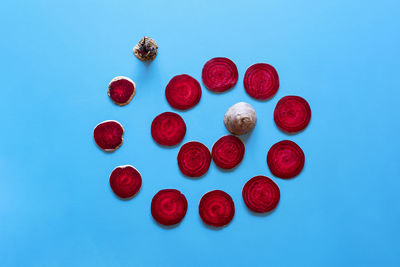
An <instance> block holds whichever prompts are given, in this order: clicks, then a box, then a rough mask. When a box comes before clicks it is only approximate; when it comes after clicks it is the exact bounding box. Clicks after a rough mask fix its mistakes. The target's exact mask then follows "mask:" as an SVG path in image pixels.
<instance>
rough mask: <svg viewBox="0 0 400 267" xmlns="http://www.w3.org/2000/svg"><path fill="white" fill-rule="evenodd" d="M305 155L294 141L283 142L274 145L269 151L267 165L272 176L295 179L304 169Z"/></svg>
mask: <svg viewBox="0 0 400 267" xmlns="http://www.w3.org/2000/svg"><path fill="white" fill-rule="evenodd" d="M304 161H305V157H304V153H303V150H301V148H300V147H299V146H298V145H297V144H296V143H295V142H292V141H289V140H283V141H280V142H278V143H276V144H274V145H273V146H272V147H271V148H270V149H269V151H268V155H267V163H268V167H269V169H270V170H271V172H272V174H273V175H275V176H277V177H280V178H284V179H287V178H293V177H295V176H297V175H298V174H299V173H300V172H301V170H302V169H303V167H304Z"/></svg>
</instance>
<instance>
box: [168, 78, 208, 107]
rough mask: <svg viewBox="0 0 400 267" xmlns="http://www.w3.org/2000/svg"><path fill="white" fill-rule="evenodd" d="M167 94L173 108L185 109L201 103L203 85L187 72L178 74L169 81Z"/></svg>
mask: <svg viewBox="0 0 400 267" xmlns="http://www.w3.org/2000/svg"><path fill="white" fill-rule="evenodd" d="M165 96H166V98H167V101H168V103H169V104H170V105H171V106H172V107H173V108H176V109H180V110H185V109H189V108H191V107H193V106H195V105H196V104H197V103H199V101H200V98H201V87H200V84H199V82H198V81H197V80H196V79H194V78H193V77H191V76H189V75H187V74H182V75H177V76H175V77H173V78H172V79H171V80H170V81H169V83H168V85H167V87H166V88H165Z"/></svg>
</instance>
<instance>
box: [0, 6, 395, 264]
mask: <svg viewBox="0 0 400 267" xmlns="http://www.w3.org/2000/svg"><path fill="white" fill-rule="evenodd" d="M399 8H400V5H399V1H396V0H393V1H390V0H383V1H361V0H360V1H356V0H350V1H349V0H335V1H318V0H301V1H298V0H293V1H289V0H279V1H278V0H263V1H261V0H260V1H251V0H249V1H237V2H235V1H215V0H214V1H209V0H203V1H181V2H180V1H171V0H169V1H84V2H82V1H75V0H73V1H50V0H46V1H43V0H38V1H21V0H16V1H14V0H13V1H11V0H7V1H6V2H4V1H3V2H2V4H1V8H0V25H1V26H0V34H1V42H0V55H1V58H0V62H1V63H0V64H1V65H0V78H1V82H2V84H1V89H0V90H1V91H0V92H1V98H0V117H1V130H0V140H1V142H0V261H1V262H0V265H1V266H399V265H400V256H399V255H400V246H399V238H400V232H399V227H400V205H399V204H400V200H399V189H400V164H399V149H400V141H399V130H400V121H399V114H400V113H399V97H400V89H399V88H400V82H399V80H400V79H399V73H400V63H399V62H400V57H399V47H400V38H399V36H400V35H399V29H400V23H399V15H398V11H399ZM143 35H150V36H152V37H153V38H154V39H155V40H156V41H157V42H158V44H159V46H160V49H159V55H158V57H157V59H156V60H155V61H154V62H153V63H151V64H150V65H146V64H143V63H142V62H140V61H139V60H137V59H136V58H135V57H134V56H133V53H132V47H133V46H134V45H135V43H136V42H137V41H138V40H139V39H140V38H141V37H142V36H143ZM215 56H226V57H229V58H231V59H232V60H233V61H234V62H235V63H236V64H237V67H238V70H239V82H238V84H237V86H236V87H235V88H234V89H233V90H231V91H229V92H226V93H224V94H221V95H217V94H213V93H211V92H210V91H208V90H207V89H205V88H204V87H203V96H202V99H201V101H200V103H199V104H198V106H196V107H195V108H193V109H191V110H189V111H187V112H179V113H180V114H181V115H182V117H183V118H184V119H185V121H186V123H187V127H188V131H187V134H186V137H185V139H184V142H187V141H189V140H198V141H201V142H204V144H206V145H207V146H208V147H209V148H211V146H212V144H213V143H214V142H215V141H216V140H217V139H218V138H219V137H220V136H222V135H225V134H227V131H226V129H225V127H224V125H223V123H222V119H223V114H224V113H225V111H226V109H227V108H228V107H229V106H230V105H232V104H234V103H236V102H238V101H246V102H248V103H250V104H251V105H253V106H254V108H255V109H256V111H257V114H258V119H259V120H258V124H257V126H256V128H255V130H254V132H253V133H252V135H251V136H250V137H249V138H248V140H247V141H246V155H245V159H244V161H243V162H242V164H241V165H240V166H239V167H238V168H237V169H236V170H234V171H232V172H222V171H220V170H219V169H217V168H216V166H215V165H214V164H212V165H211V168H210V170H209V172H208V173H207V175H206V176H204V177H203V178H201V179H199V180H191V179H188V178H185V177H183V176H182V175H181V174H180V172H179V169H178V167H177V164H176V154H177V152H178V149H179V147H177V148H172V149H166V148H161V147H159V146H157V145H156V144H155V143H154V142H153V140H152V138H151V135H150V124H151V121H152V119H153V118H154V117H155V116H156V115H157V114H159V113H161V112H163V111H170V110H171V108H170V106H169V105H168V103H167V102H166V100H165V97H164V88H165V86H166V84H167V83H168V81H169V79H170V78H171V77H172V76H174V75H177V74H182V73H187V74H190V75H192V76H194V77H195V78H197V79H198V80H199V81H201V69H202V66H203V64H204V63H205V62H206V61H207V60H208V59H210V58H212V57H215ZM256 62H267V63H270V64H272V65H274V66H275V67H276V69H277V70H278V73H279V75H280V80H281V87H280V89H279V91H278V93H277V95H276V96H275V97H274V98H273V99H271V100H269V101H266V102H258V101H256V100H253V99H251V98H250V97H249V96H248V95H247V94H246V93H245V91H244V88H243V84H242V79H243V76H244V72H245V70H246V69H247V68H248V67H249V66H250V65H251V64H253V63H256ZM117 75H125V76H129V77H131V78H132V79H133V80H134V81H135V82H136V84H137V94H136V96H135V97H134V99H133V101H132V102H131V103H130V104H129V105H128V106H126V107H118V106H116V105H114V104H113V103H112V102H111V101H110V100H109V98H108V96H107V94H106V91H107V84H108V82H109V81H110V80H111V79H112V78H113V77H114V76H117ZM289 94H296V95H301V96H302V97H304V98H306V99H307V100H308V101H309V103H310V105H311V108H312V112H313V117H312V120H311V123H310V125H309V127H308V128H307V129H306V130H305V131H304V132H302V133H300V134H297V135H293V136H289V135H286V134H284V133H282V132H280V131H279V130H278V129H277V128H276V126H275V125H274V122H273V118H272V113H273V109H274V107H275V104H276V103H277V101H278V100H279V99H280V98H281V97H283V96H285V95H289ZM108 119H115V120H118V121H120V122H121V123H122V124H123V125H124V127H125V129H126V133H125V143H124V144H123V146H122V147H121V148H120V149H119V150H117V151H116V152H115V153H112V154H106V153H103V152H102V151H100V150H99V149H98V148H97V147H96V145H95V144H94V142H93V139H92V131H93V127H94V126H95V125H96V124H97V123H99V122H101V121H103V120H108ZM282 139H290V140H293V141H295V142H297V143H298V144H299V145H300V146H301V147H302V148H303V150H304V152H305V154H306V165H305V168H304V170H303V172H302V173H301V175H299V176H298V177H297V178H295V179H292V180H282V179H278V178H273V179H274V181H275V182H276V183H277V184H278V185H279V187H280V189H281V201H280V204H279V206H278V208H277V209H276V211H275V212H273V213H272V214H270V215H268V216H255V215H253V214H251V213H250V212H249V211H248V210H247V209H246V207H245V205H244V203H243V201H242V198H241V189H242V186H243V185H244V183H245V182H246V181H247V180H248V179H249V178H251V177H252V176H255V175H259V174H264V175H267V176H271V177H272V175H271V173H270V171H269V169H268V167H267V165H266V160H265V159H266V154H267V150H268V148H269V147H270V146H271V145H272V144H274V143H275V142H277V141H279V140H282ZM123 164H132V165H134V166H136V167H137V168H138V169H139V170H140V172H141V173H142V176H143V187H142V189H141V191H140V193H139V194H138V195H137V196H136V197H135V198H134V199H132V200H130V201H121V200H119V199H117V198H116V197H115V196H114V195H113V193H112V192H111V190H110V188H109V185H108V177H109V174H110V172H111V171H112V169H113V168H114V167H115V166H117V165H123ZM163 188H177V189H179V190H181V191H182V192H183V193H184V194H185V195H186V197H187V199H188V203H189V209H188V212H187V215H186V217H185V219H184V220H183V222H182V223H181V224H180V225H179V226H178V227H176V228H173V229H164V228H162V227H160V226H158V225H157V224H156V223H154V221H153V219H152V217H151V215H150V202H151V199H152V196H153V195H154V194H155V193H156V192H157V191H158V190H160V189H163ZM213 189H222V190H225V191H226V192H228V193H229V194H231V195H232V197H233V199H234V201H235V203H236V214H235V218H234V220H233V221H232V223H231V224H230V225H229V226H228V227H226V228H223V229H221V230H218V231H217V230H212V229H209V228H207V227H205V226H204V225H203V224H202V222H201V220H200V218H199V216H198V212H197V205H198V202H199V200H200V198H201V196H202V195H203V194H204V193H205V192H207V191H209V190H213Z"/></svg>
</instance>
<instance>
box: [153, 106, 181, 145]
mask: <svg viewBox="0 0 400 267" xmlns="http://www.w3.org/2000/svg"><path fill="white" fill-rule="evenodd" d="M185 134H186V124H185V121H184V120H183V119H182V117H181V116H179V115H178V114H176V113H173V112H164V113H161V114H160V115H158V116H157V117H155V118H154V120H153V122H152V124H151V136H153V139H154V140H155V141H156V142H157V143H159V144H160V145H164V146H174V145H177V144H179V143H180V142H181V141H182V140H183V138H184V137H185Z"/></svg>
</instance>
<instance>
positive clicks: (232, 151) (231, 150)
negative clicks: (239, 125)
mask: <svg viewBox="0 0 400 267" xmlns="http://www.w3.org/2000/svg"><path fill="white" fill-rule="evenodd" d="M244 151H245V147H244V144H243V142H242V140H240V139H239V138H238V137H236V136H234V135H226V136H223V137H221V138H220V139H219V140H218V141H217V142H215V144H214V145H213V147H212V150H211V155H212V159H213V160H214V162H215V164H217V166H218V167H220V168H223V169H232V168H234V167H236V166H237V165H238V164H239V163H240V162H241V161H242V159H243V157H244Z"/></svg>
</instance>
